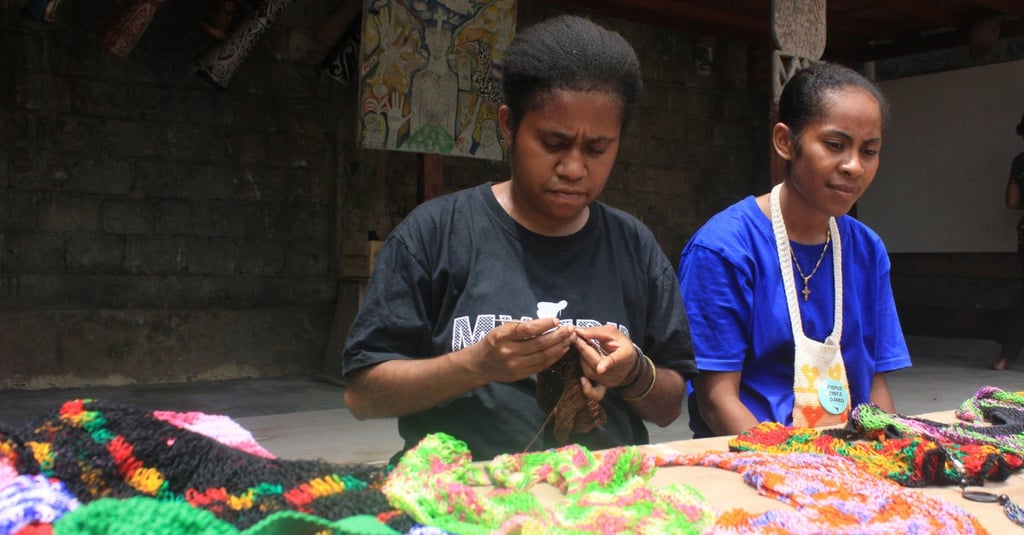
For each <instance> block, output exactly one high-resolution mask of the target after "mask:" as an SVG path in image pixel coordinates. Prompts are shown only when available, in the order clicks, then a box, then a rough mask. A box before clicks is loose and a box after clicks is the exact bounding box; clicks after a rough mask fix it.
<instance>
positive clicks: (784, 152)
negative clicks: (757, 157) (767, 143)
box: [772, 122, 796, 160]
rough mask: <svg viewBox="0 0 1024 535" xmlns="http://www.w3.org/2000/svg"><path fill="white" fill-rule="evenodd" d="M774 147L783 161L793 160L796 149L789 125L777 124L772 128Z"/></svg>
mask: <svg viewBox="0 0 1024 535" xmlns="http://www.w3.org/2000/svg"><path fill="white" fill-rule="evenodd" d="M772 147H773V148H774V149H775V153H776V154H778V155H779V157H780V158H782V159H783V160H792V159H793V156H794V154H795V152H796V147H795V144H794V142H793V138H792V136H790V131H789V125H787V124H786V123H783V122H778V123H775V126H774V127H773V128H772Z"/></svg>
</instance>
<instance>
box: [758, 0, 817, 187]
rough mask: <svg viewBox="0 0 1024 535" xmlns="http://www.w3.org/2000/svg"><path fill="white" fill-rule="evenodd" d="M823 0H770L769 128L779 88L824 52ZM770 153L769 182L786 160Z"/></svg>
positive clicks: (776, 113) (774, 117)
mask: <svg viewBox="0 0 1024 535" xmlns="http://www.w3.org/2000/svg"><path fill="white" fill-rule="evenodd" d="M825 15H826V10H825V0H772V36H773V37H774V38H775V46H776V47H778V48H777V49H776V50H774V51H772V103H771V106H770V115H769V120H768V124H769V128H774V127H775V123H776V122H777V121H778V120H779V97H780V96H781V95H782V87H783V86H784V85H786V82H788V81H789V79H790V78H792V77H793V74H795V73H796V71H798V70H800V69H802V68H803V67H806V66H808V65H810V64H811V63H814V62H816V61H818V60H820V59H821V55H822V54H824V53H825V36H826V28H825V26H826V24H825ZM769 152H770V153H771V156H770V157H771V165H770V169H771V174H772V177H771V178H772V185H773V186H774V185H775V184H778V183H779V182H781V181H782V176H783V174H785V172H786V162H785V161H784V160H782V159H781V158H779V156H778V155H777V154H775V150H774V149H772V150H770V151H769Z"/></svg>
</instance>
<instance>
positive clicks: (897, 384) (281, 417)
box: [0, 337, 1024, 463]
mask: <svg viewBox="0 0 1024 535" xmlns="http://www.w3.org/2000/svg"><path fill="white" fill-rule="evenodd" d="M908 343H909V345H910V350H911V355H912V356H913V358H914V367H913V368H911V369H908V370H903V371H899V372H894V373H892V374H890V375H889V376H888V380H889V387H890V390H891V391H892V393H893V397H894V399H895V401H896V408H897V411H898V412H900V413H902V414H922V413H926V412H934V411H942V410H949V409H955V408H956V407H957V406H958V405H959V404H960V403H961V402H962V401H964V400H965V399H968V398H969V397H971V396H972V395H973V394H974V392H975V391H977V389H978V388H980V387H982V386H986V385H991V386H995V387H998V388H1002V389H1004V390H1013V391H1019V390H1024V361H1021V360H1019V361H1018V362H1016V363H1012V364H1011V366H1010V368H1009V369H1007V370H1006V371H1003V372H996V371H993V370H991V369H989V365H990V364H991V362H992V361H993V360H994V357H995V355H996V354H997V353H998V350H999V346H998V344H996V343H995V342H992V341H986V340H970V339H946V338H920V337H914V338H910V339H908ZM342 392H343V388H342V387H341V386H339V385H337V384H335V383H333V382H330V381H327V380H322V379H319V378H316V377H285V378H274V379H239V380H230V381H217V382H205V383H187V384H163V385H132V386H121V387H97V388H75V389H54V390H32V391H0V424H2V425H3V426H5V427H7V428H11V427H14V428H17V427H20V426H21V425H24V424H25V423H27V422H29V421H31V419H33V418H36V417H40V416H44V415H45V414H47V413H48V412H49V411H52V410H54V409H56V408H57V407H58V406H59V405H60V404H61V403H62V402H63V401H66V400H69V399H77V398H93V399H103V400H107V401H116V402H119V403H126V404H132V405H135V406H139V407H143V408H147V409H154V410H156V409H160V410H173V411H201V412H206V413H209V414H223V415H227V416H230V417H231V418H232V419H234V420H235V421H237V422H238V423H239V424H241V425H242V426H243V427H245V428H246V429H248V430H249V431H250V432H251V433H252V434H253V436H254V437H255V438H256V440H257V441H259V442H260V444H262V445H263V446H264V447H265V448H267V449H268V450H270V451H272V452H273V453H275V454H276V455H278V456H279V457H281V458H285V459H317V458H319V459H324V460H328V461H332V462H338V463H346V462H379V461H384V460H386V459H387V458H388V457H390V455H391V454H392V453H394V452H395V451H397V450H398V449H399V448H400V447H401V439H400V438H399V436H398V431H397V429H396V425H395V421H394V420H393V419H385V420H372V421H363V422H360V421H358V420H356V419H355V418H353V417H352V415H351V414H350V413H349V412H348V410H346V409H345V406H344V401H343V399H342ZM687 423H688V422H687V419H686V417H685V415H684V416H683V417H681V418H680V419H678V420H676V421H675V422H674V423H672V425H669V426H668V427H664V428H659V427H656V426H653V425H651V426H650V431H651V441H652V442H670V441H675V440H681V439H687V438H689V437H690V436H691V433H690V430H689V428H688V427H687Z"/></svg>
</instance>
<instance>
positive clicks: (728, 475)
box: [644, 411, 1024, 535]
mask: <svg viewBox="0 0 1024 535" xmlns="http://www.w3.org/2000/svg"><path fill="white" fill-rule="evenodd" d="M921 417H923V418H927V419H929V420H934V421H937V422H945V423H952V422H955V421H957V420H956V418H955V416H954V415H953V411H943V412H934V413H927V414H923V415H921ZM731 438H732V437H714V438H704V439H693V440H679V441H674V442H665V443H660V444H652V445H650V446H645V447H644V448H645V449H646V450H647V451H649V452H650V453H652V454H659V453H661V454H664V453H670V452H678V453H703V452H706V451H728V450H729V445H728V443H729V440H730V439H731ZM742 477H743V476H741V475H740V474H738V473H736V472H731V471H728V470H722V469H718V468H707V467H700V466H697V467H666V468H659V469H658V472H657V474H655V476H654V478H653V479H652V480H651V481H652V483H653V484H655V485H667V484H670V483H684V484H687V485H690V486H692V487H694V488H695V489H697V490H699V491H700V492H701V493H702V494H703V495H704V497H705V498H707V500H708V502H709V503H711V504H719V505H720V506H721V504H728V505H727V506H726V507H723V508H724V509H731V508H742V509H744V510H747V511H750V512H753V513H761V512H764V511H769V510H772V509H785V508H790V506H789V505H787V504H784V503H782V502H779V501H776V500H775V499H774V498H768V497H764V496H761V495H759V494H758V493H757V491H756V490H754V489H753V488H752V487H750V486H748V485H746V484H745V483H744V482H743V479H742ZM916 490H920V491H921V492H923V493H925V494H929V495H931V496H935V497H939V498H943V499H945V500H947V501H949V502H951V503H953V504H955V505H958V506H960V507H961V508H963V509H964V510H966V511H968V512H970V513H971V514H973V515H974V516H975V517H977V518H978V520H979V521H980V522H981V523H982V525H984V526H985V528H986V529H988V530H989V532H991V533H992V534H994V535H995V534H1004V533H1024V530H1022V528H1021V527H1019V526H1017V525H1016V524H1014V523H1013V522H1011V521H1010V520H1009V519H1008V518H1007V517H1006V515H1005V514H1004V513H1003V508H1002V506H1000V505H999V504H996V503H979V502H972V501H969V500H966V499H964V498H963V497H962V496H961V495H960V489H959V487H924V488H920V489H916ZM971 490H984V491H987V492H992V493H995V494H1006V495H1007V496H1009V497H1010V498H1011V499H1012V500H1013V501H1014V502H1015V503H1017V504H1020V505H1024V475H1022V474H1021V473H1019V472H1018V473H1016V474H1014V475H1012V476H1010V478H1009V479H1007V480H1006V481H1005V482H1001V483H992V482H986V483H985V486H984V487H971Z"/></svg>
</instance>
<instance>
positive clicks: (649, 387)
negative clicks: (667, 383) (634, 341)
mask: <svg viewBox="0 0 1024 535" xmlns="http://www.w3.org/2000/svg"><path fill="white" fill-rule="evenodd" d="M641 354H642V353H641ZM644 360H646V361H647V364H648V365H649V366H650V367H651V384H649V385H647V389H646V390H644V393H643V394H640V395H639V396H632V397H627V396H622V399H623V400H625V401H636V400H639V399H643V398H645V397H647V394H650V393H651V390H654V383H657V382H658V367H657V366H655V365H654V361H653V360H651V357H648V356H647V355H644ZM620 393H621V390H620Z"/></svg>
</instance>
